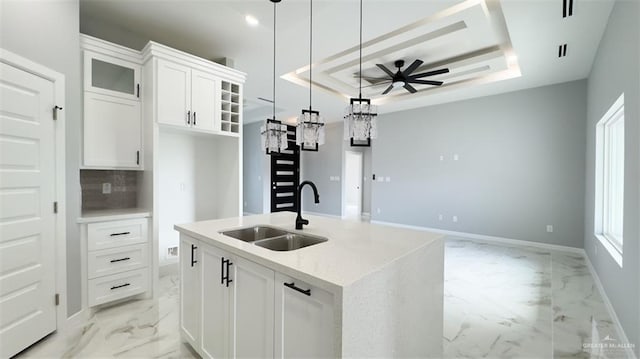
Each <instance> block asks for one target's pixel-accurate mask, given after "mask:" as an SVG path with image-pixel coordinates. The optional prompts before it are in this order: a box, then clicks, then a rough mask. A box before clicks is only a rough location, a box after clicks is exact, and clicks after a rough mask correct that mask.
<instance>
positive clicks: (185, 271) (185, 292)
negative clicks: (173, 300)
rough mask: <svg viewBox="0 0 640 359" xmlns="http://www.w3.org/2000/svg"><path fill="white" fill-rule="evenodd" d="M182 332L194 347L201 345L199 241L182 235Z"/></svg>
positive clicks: (180, 315) (180, 314)
mask: <svg viewBox="0 0 640 359" xmlns="http://www.w3.org/2000/svg"><path fill="white" fill-rule="evenodd" d="M179 251H180V294H181V295H180V313H179V317H180V333H181V334H182V337H183V338H184V339H186V340H187V341H188V342H189V344H191V346H192V347H193V348H199V347H200V323H201V322H200V318H201V315H200V314H201V313H200V311H201V290H200V289H201V287H200V275H201V264H200V263H199V261H198V254H199V253H200V251H201V249H200V248H198V241H197V240H194V239H191V238H189V237H186V236H181V237H180V249H179Z"/></svg>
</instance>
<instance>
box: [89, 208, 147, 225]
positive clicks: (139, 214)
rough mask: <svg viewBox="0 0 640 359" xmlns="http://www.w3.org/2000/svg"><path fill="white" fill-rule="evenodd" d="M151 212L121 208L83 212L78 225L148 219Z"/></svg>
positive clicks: (141, 209)
mask: <svg viewBox="0 0 640 359" xmlns="http://www.w3.org/2000/svg"><path fill="white" fill-rule="evenodd" d="M147 217H151V212H150V211H148V210H146V209H144V208H121V209H101V210H92V211H83V212H82V214H81V216H80V218H78V219H77V223H93V222H106V221H118V220H123V219H133V218H147Z"/></svg>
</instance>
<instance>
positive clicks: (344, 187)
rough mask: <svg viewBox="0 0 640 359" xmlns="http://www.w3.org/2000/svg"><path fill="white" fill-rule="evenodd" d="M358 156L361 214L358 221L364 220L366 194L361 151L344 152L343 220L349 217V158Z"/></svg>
mask: <svg viewBox="0 0 640 359" xmlns="http://www.w3.org/2000/svg"><path fill="white" fill-rule="evenodd" d="M349 155H356V156H358V157H360V209H359V210H360V213H358V220H360V219H362V205H363V202H364V201H363V199H364V198H363V194H364V188H363V187H364V183H363V179H364V153H362V152H361V151H351V150H345V151H344V152H343V160H342V204H341V207H342V216H341V217H342V218H346V217H347V195H348V193H347V192H348V191H347V173H348V170H347V156H349Z"/></svg>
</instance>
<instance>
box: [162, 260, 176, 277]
mask: <svg viewBox="0 0 640 359" xmlns="http://www.w3.org/2000/svg"><path fill="white" fill-rule="evenodd" d="M158 272H159V276H160V277H163V276H165V275H171V274H178V273H179V272H180V266H179V263H178V262H175V263H166V264H163V265H161V266H160V267H159V268H158Z"/></svg>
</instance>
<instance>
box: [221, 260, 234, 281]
mask: <svg viewBox="0 0 640 359" xmlns="http://www.w3.org/2000/svg"><path fill="white" fill-rule="evenodd" d="M232 265H233V263H231V260H230V259H228V258H227V259H224V257H222V262H221V263H220V271H221V272H222V277H221V278H220V284H225V281H226V286H227V287H228V286H229V283H231V282H233V279H229V266H232ZM225 267H226V270H227V274H226V275H225V274H224V272H225Z"/></svg>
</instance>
